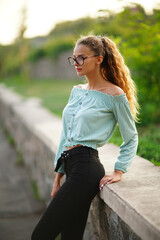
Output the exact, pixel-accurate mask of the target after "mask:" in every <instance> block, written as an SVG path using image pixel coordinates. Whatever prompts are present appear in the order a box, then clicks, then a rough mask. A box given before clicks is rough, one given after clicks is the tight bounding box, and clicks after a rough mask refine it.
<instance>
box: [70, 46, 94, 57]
mask: <svg viewBox="0 0 160 240" xmlns="http://www.w3.org/2000/svg"><path fill="white" fill-rule="evenodd" d="M91 53H92V51H91V50H90V48H89V47H87V46H85V45H83V44H78V45H76V46H75V48H74V51H73V55H74V56H79V55H88V54H91Z"/></svg>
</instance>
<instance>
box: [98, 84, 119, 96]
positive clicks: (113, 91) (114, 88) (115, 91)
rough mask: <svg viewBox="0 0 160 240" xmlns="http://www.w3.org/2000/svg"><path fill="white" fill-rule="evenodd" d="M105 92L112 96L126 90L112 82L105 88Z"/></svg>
mask: <svg viewBox="0 0 160 240" xmlns="http://www.w3.org/2000/svg"><path fill="white" fill-rule="evenodd" d="M103 92H104V93H106V94H109V95H112V96H116V95H122V94H124V91H123V90H122V89H121V88H120V87H118V86H116V85H114V84H111V85H110V86H107V87H106V88H104V89H103Z"/></svg>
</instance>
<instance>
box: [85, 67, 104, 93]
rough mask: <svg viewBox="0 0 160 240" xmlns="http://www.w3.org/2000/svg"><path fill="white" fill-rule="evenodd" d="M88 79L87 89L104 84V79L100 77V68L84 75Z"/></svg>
mask: <svg viewBox="0 0 160 240" xmlns="http://www.w3.org/2000/svg"><path fill="white" fill-rule="evenodd" d="M86 78H87V81H88V89H89V90H94V89H95V90H96V89H98V88H101V87H102V86H103V85H104V82H106V80H105V79H104V78H103V77H102V74H101V72H100V70H99V69H98V70H96V71H94V72H91V73H89V74H87V75H86Z"/></svg>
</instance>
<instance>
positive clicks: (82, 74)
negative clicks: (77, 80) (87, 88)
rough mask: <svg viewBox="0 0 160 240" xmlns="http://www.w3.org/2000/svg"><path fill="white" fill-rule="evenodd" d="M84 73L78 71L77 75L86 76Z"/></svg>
mask: <svg viewBox="0 0 160 240" xmlns="http://www.w3.org/2000/svg"><path fill="white" fill-rule="evenodd" d="M84 75H85V74H84V73H81V72H77V76H79V77H82V76H84Z"/></svg>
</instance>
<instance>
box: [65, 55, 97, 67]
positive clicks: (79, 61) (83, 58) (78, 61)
mask: <svg viewBox="0 0 160 240" xmlns="http://www.w3.org/2000/svg"><path fill="white" fill-rule="evenodd" d="M97 56H99V55H98V54H94V55H90V56H86V57H81V56H79V57H76V58H74V57H69V58H68V61H69V63H70V64H71V65H74V62H76V63H77V64H78V65H79V66H82V65H83V64H84V60H85V59H87V58H89V57H97Z"/></svg>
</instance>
